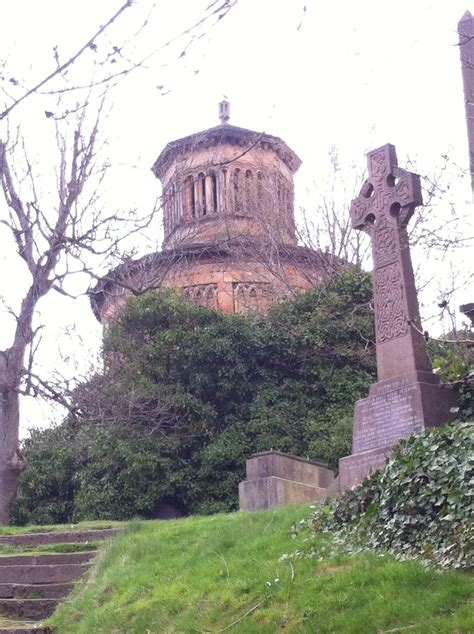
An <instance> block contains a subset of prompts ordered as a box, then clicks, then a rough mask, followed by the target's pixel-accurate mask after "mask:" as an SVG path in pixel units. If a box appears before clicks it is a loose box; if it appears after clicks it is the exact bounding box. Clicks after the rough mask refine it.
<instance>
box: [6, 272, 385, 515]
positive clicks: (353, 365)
mask: <svg viewBox="0 0 474 634" xmlns="http://www.w3.org/2000/svg"><path fill="white" fill-rule="evenodd" d="M370 299H371V284H370V279H369V277H368V276H367V275H365V274H362V273H358V272H356V271H354V270H352V271H350V272H345V273H341V274H338V275H336V276H334V277H333V279H332V280H330V281H329V282H328V283H326V284H325V285H324V286H321V287H320V288H318V289H315V290H313V291H308V292H306V293H304V294H301V295H299V296H297V297H296V298H295V299H293V300H292V301H289V300H285V301H281V302H280V303H278V304H277V305H275V306H274V307H273V308H272V309H271V310H270V311H269V313H268V314H267V315H259V314H256V313H252V312H249V313H246V314H238V315H225V314H223V313H220V312H216V311H214V310H211V309H208V308H199V307H196V306H195V305H194V304H192V303H190V302H188V301H186V300H184V299H182V298H181V297H180V296H179V294H178V293H177V292H175V291H173V290H170V289H167V290H162V291H160V292H150V293H147V294H145V295H143V296H141V297H135V298H131V299H130V300H128V302H127V304H126V306H125V309H124V311H123V313H122V314H121V316H120V318H119V319H118V320H117V321H116V322H115V323H114V325H113V327H112V328H111V329H110V332H109V334H108V337H107V340H106V341H105V346H104V347H105V354H106V355H107V358H108V360H109V366H110V368H109V371H108V372H107V373H105V374H103V375H101V376H95V377H93V378H92V379H91V380H90V381H89V382H88V383H87V384H84V385H82V386H80V387H79V388H78V389H77V391H76V416H75V417H68V418H67V419H66V420H65V421H64V422H63V424H62V425H61V426H60V427H59V428H57V429H55V430H47V431H45V432H35V434H33V435H32V436H31V437H30V438H29V439H28V440H27V441H26V442H25V447H24V449H25V452H26V455H27V458H28V461H29V464H30V469H29V471H28V472H27V473H26V475H25V478H24V480H23V482H22V485H21V493H20V499H19V502H18V504H17V507H16V511H15V513H16V514H15V520H16V521H17V522H30V521H35V522H36V521H48V522H50V521H70V520H71V519H84V518H95V517H102V518H104V517H109V518H128V517H132V516H134V515H140V516H144V517H153V516H155V515H156V514H157V513H158V509H159V507H160V504H162V503H163V502H168V503H172V504H174V505H175V506H177V507H178V508H179V509H181V510H182V511H183V512H185V513H210V512H216V511H223V510H231V509H234V508H236V506H237V486H238V483H239V481H241V480H242V479H244V475H245V459H246V458H247V457H248V456H249V455H250V454H252V453H254V452H256V451H262V450H266V449H270V448H273V449H279V450H281V451H286V452H292V453H295V454H298V455H301V456H305V457H308V458H313V459H323V460H326V461H328V462H329V463H330V464H331V465H332V466H335V465H337V460H338V458H339V457H340V456H341V455H345V454H347V453H349V452H350V437H351V426H352V425H351V420H352V409H353V404H354V401H355V400H357V399H358V398H361V397H362V396H365V394H366V393H367V389H368V386H369V384H370V383H371V382H372V381H373V379H374V373H375V364H374V345H373V332H372V314H371V308H370ZM65 446H66V447H67V450H66V449H64V447H65ZM51 455H54V456H55V459H54V460H55V468H54V473H53V472H52V471H53V470H51V469H49V468H47V469H43V467H42V465H43V463H44V462H45V461H46V460H47V459H49V458H48V456H51ZM58 478H59V479H60V480H61V483H60V484H59V483H58V482H56V480H57V479H58ZM53 481H54V482H56V484H54V483H53ZM39 482H41V486H40V487H38V486H37V485H38V483H39Z"/></svg>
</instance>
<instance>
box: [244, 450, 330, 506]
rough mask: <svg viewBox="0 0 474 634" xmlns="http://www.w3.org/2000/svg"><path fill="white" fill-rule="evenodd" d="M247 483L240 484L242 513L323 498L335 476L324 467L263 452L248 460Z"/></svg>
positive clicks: (290, 456)
mask: <svg viewBox="0 0 474 634" xmlns="http://www.w3.org/2000/svg"><path fill="white" fill-rule="evenodd" d="M246 468H247V480H245V481H244V482H241V483H240V484H239V503H240V509H241V510H243V511H259V510H262V509H268V508H273V507H274V506H285V505H287V504H298V503H303V502H314V501H316V500H323V499H325V498H326V491H327V488H328V487H329V486H330V485H331V483H332V482H333V481H334V474H333V472H332V471H331V469H329V468H328V466H327V464H325V463H323V462H314V461H312V460H305V459H304V458H299V457H297V456H292V455H290V454H285V453H281V452H280V451H273V450H271V451H265V452H263V453H258V454H255V455H253V456H252V457H251V458H249V460H247V465H246Z"/></svg>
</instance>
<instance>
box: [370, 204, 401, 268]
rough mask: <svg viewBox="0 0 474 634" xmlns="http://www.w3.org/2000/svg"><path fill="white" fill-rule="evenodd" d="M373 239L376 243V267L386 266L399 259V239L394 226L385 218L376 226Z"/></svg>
mask: <svg viewBox="0 0 474 634" xmlns="http://www.w3.org/2000/svg"><path fill="white" fill-rule="evenodd" d="M372 239H373V241H374V259H375V262H374V264H375V266H376V267H379V266H384V265H385V264H388V263H389V262H393V260H394V259H395V258H396V257H397V249H398V244H397V239H396V233H395V229H394V227H393V224H392V223H390V222H388V221H387V219H386V218H384V217H383V216H382V217H381V218H380V219H379V221H378V222H377V224H376V225H375V226H374V229H373V233H372Z"/></svg>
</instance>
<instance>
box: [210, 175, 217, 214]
mask: <svg viewBox="0 0 474 634" xmlns="http://www.w3.org/2000/svg"><path fill="white" fill-rule="evenodd" d="M210 178H211V193H212V202H211V211H212V212H213V213H217V209H218V202H217V200H218V199H217V176H216V174H215V172H212V173H211V176H210Z"/></svg>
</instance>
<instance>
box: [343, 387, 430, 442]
mask: <svg viewBox="0 0 474 634" xmlns="http://www.w3.org/2000/svg"><path fill="white" fill-rule="evenodd" d="M417 393H418V390H417V385H416V384H414V385H411V386H407V387H404V388H400V389H398V390H394V391H392V392H386V393H384V394H380V395H377V396H370V397H369V398H366V399H363V400H361V401H357V403H356V406H355V413H354V433H353V443H352V445H353V446H352V453H359V452H362V451H368V450H370V449H376V448H378V447H387V446H392V445H394V444H395V443H396V442H397V441H398V440H400V438H405V437H407V436H409V435H411V434H413V433H414V432H417V431H421V430H422V429H423V428H424V425H423V418H422V415H421V407H420V404H419V403H418V402H417V399H416V395H417Z"/></svg>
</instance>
